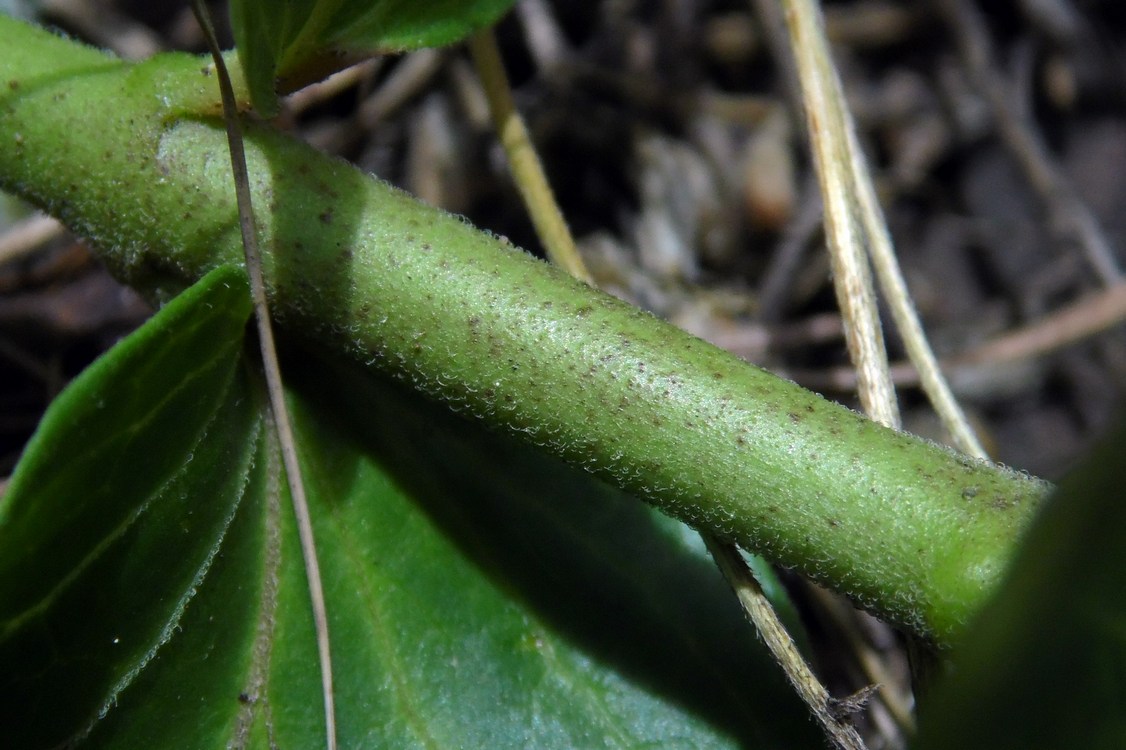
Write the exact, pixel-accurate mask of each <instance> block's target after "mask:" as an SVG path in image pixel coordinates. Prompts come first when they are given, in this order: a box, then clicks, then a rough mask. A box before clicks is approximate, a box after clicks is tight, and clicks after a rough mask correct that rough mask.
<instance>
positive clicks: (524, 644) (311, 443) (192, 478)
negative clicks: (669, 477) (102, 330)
mask: <svg viewBox="0 0 1126 750" xmlns="http://www.w3.org/2000/svg"><path fill="white" fill-rule="evenodd" d="M247 315H248V303H247V299H246V290H245V285H244V283H243V281H242V277H241V273H240V272H239V271H238V270H237V269H232V268H224V269H221V270H219V271H216V272H214V273H212V274H210V275H209V276H207V277H205V279H204V280H202V281H201V282H200V283H199V284H197V285H196V286H194V287H192V289H191V290H189V292H187V293H186V294H185V295H184V296H182V297H180V298H177V299H176V300H175V301H174V302H172V303H171V304H170V305H169V306H168V307H166V308H165V309H164V310H162V311H161V313H159V314H158V315H157V316H156V317H155V318H154V319H153V320H152V321H151V322H150V323H148V324H146V326H144V327H143V328H142V329H141V330H140V331H138V332H137V333H136V334H134V336H133V337H131V338H129V339H128V340H127V341H126V342H124V343H123V344H122V345H121V346H120V347H119V348H118V349H116V350H115V351H114V352H113V353H111V354H110V355H109V356H107V357H106V358H105V359H104V360H102V361H101V362H100V363H98V364H97V365H96V366H95V367H93V368H91V370H90V371H88V373H86V374H84V375H83V376H82V377H80V378H79V379H78V380H77V381H76V382H75V383H74V385H73V386H72V387H71V388H70V389H68V391H67V392H66V393H65V394H64V395H63V396H62V397H61V398H60V400H59V401H58V402H57V404H56V406H55V407H53V408H52V410H51V413H50V414H49V416H48V417H47V418H46V420H45V422H44V425H43V427H42V429H41V430H40V432H39V433H38V435H37V436H36V438H35V440H34V442H33V444H32V445H31V446H30V447H29V449H28V452H27V455H26V457H25V459H24V461H23V462H22V463H21V465H20V467H19V469H18V471H17V475H16V477H15V479H14V480H13V484H12V487H11V490H10V491H9V493H8V495H7V496H6V497H5V498H4V500H3V504H2V505H0V586H2V587H0V627H2V631H0V633H2V637H0V726H3V727H4V732H5V736H4V739H5V742H6V743H10V744H12V746H17V747H21V748H39V747H50V746H54V745H56V744H58V743H60V742H65V741H68V740H70V739H73V738H76V737H82V736H84V737H85V739H86V743H85V745H86V746H92V747H119V748H136V747H194V748H208V747H215V748H219V747H227V746H231V745H235V746H249V747H270V746H279V747H315V746H317V745H318V744H319V743H320V742H322V741H323V716H322V710H321V700H320V694H319V689H320V687H319V686H320V680H319V672H318V666H317V658H316V649H315V642H314V638H313V625H312V618H311V615H310V614H309V605H308V594H307V588H306V584H305V580H304V569H303V566H302V563H301V556H300V549H299V546H298V542H297V534H296V530H295V529H294V526H293V521H292V518H291V516H292V514H291V511H290V508H289V503H288V501H287V498H286V497H285V493H284V490H283V488H282V486H281V484H280V483H279V479H278V471H279V468H278V467H279V462H278V461H277V459H276V457H275V451H274V450H273V447H272V441H271V439H270V438H269V437H268V435H267V433H266V430H265V429H264V424H265V420H264V419H263V416H262V411H261V409H262V408H263V407H262V404H263V399H262V397H261V394H260V387H259V385H258V378H257V375H256V374H255V373H254V371H253V370H252V369H251V368H248V367H247V366H246V364H245V362H244V357H243V355H242V345H243V337H244V331H245V321H246V318H247ZM299 354H301V355H302V356H294V357H291V358H290V362H289V365H288V370H287V371H288V372H289V373H290V374H291V375H292V376H293V377H292V378H291V379H292V380H294V382H295V389H294V392H293V394H292V396H291V402H292V404H293V406H294V408H295V416H296V420H295V421H296V425H297V428H298V441H299V446H300V452H301V459H302V463H303V466H304V468H305V471H306V481H307V485H308V490H309V495H310V503H311V508H312V512H313V515H314V524H315V531H316V535H317V540H318V546H319V550H320V559H321V566H322V571H323V575H324V582H325V586H326V593H327V597H328V610H329V617H330V628H331V635H332V641H333V653H334V657H335V658H334V661H335V665H336V690H337V708H338V723H339V729H340V739H341V743H342V746H347V747H365V748H381V747H386V748H403V747H412V746H428V747H434V746H439V747H445V746H458V747H548V748H551V747H591V746H615V747H625V746H629V747H636V746H640V745H654V746H656V745H659V746H661V747H735V746H753V747H795V746H814V745H816V744H817V742H818V739H817V737H816V735H815V734H813V730H812V726H811V724H810V722H809V721H808V719H807V718H806V714H805V711H804V709H803V708H802V706H800V704H798V702H797V700H796V698H794V697H793V695H792V694H791V693H790V691H789V689H788V688H787V687H786V686H785V684H784V682H783V681H782V679H781V677H780V675H779V674H778V672H777V669H776V668H775V667H774V665H773V664H772V663H771V662H770V660H769V659H768V657H767V656H766V655H765V653H764V652H763V651H762V649H761V647H760V646H759V644H758V643H757V641H756V639H755V638H754V636H753V634H752V633H751V632H750V631H749V630H748V629H747V626H746V625H745V623H744V622H743V620H742V617H741V615H740V614H739V612H738V610H737V607H736V605H735V602H734V600H733V598H732V597H731V596H730V594H729V592H728V591H727V590H726V587H725V585H724V584H723V583H722V581H721V580H720V579H719V576H718V574H717V572H716V571H715V569H714V566H713V565H712V564H711V562H710V561H709V560H707V558H706V557H705V556H704V555H703V554H702V552H701V550H700V548H699V544H698V542H697V541H696V538H695V535H694V533H692V532H689V531H688V530H687V529H686V528H685V527H683V526H681V525H680V524H678V523H675V522H673V521H670V520H668V519H666V518H664V517H662V516H660V515H658V514H657V513H656V512H655V511H652V510H651V509H649V508H648V507H646V506H645V505H643V504H642V503H639V502H637V501H636V500H635V499H633V498H631V497H628V496H625V495H623V494H621V493H619V492H617V491H614V490H611V489H609V488H607V487H605V486H604V485H602V484H600V483H598V482H597V481H595V480H592V479H591V478H589V477H588V476H587V475H585V474H582V473H580V472H578V471H576V470H574V469H571V468H568V467H566V466H564V465H563V464H562V463H560V462H558V461H555V460H553V459H547V458H544V457H542V456H541V455H540V454H539V453H537V452H535V451H534V450H533V449H531V448H529V447H526V446H523V445H521V444H519V443H517V442H515V441H514V440H511V439H509V438H504V437H501V436H497V435H493V434H490V433H487V432H484V431H483V430H481V428H480V427H479V426H476V425H473V424H470V423H468V422H464V421H462V420H461V419H459V418H458V417H456V416H454V415H452V414H450V413H449V412H448V411H447V410H446V409H444V408H443V407H440V406H436V405H433V404H430V403H429V402H426V401H423V400H421V399H420V398H419V397H418V396H416V395H411V394H408V393H406V392H404V391H402V390H401V389H400V388H399V387H398V386H393V385H389V384H386V383H382V382H378V381H373V380H372V379H371V378H370V376H368V375H366V374H362V373H360V372H358V371H354V370H352V369H348V368H346V367H343V366H340V367H337V366H331V365H328V364H321V363H319V362H318V361H317V360H318V359H319V357H316V356H311V355H309V354H308V353H306V352H301V353H299Z"/></svg>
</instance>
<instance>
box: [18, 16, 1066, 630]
mask: <svg viewBox="0 0 1126 750" xmlns="http://www.w3.org/2000/svg"><path fill="white" fill-rule="evenodd" d="M0 40H2V41H3V45H4V47H5V49H6V50H7V53H6V54H5V55H4V56H3V59H0V70H2V71H3V77H2V78H0V81H3V82H4V86H3V88H0V180H2V181H3V184H4V185H5V186H7V187H8V188H10V189H12V190H15V191H16V192H18V193H20V194H21V195H23V196H25V197H27V198H30V199H32V200H34V201H36V202H37V203H39V204H41V205H43V206H44V207H46V208H47V209H48V210H49V211H51V212H52V213H54V214H55V215H57V216H59V217H60V218H62V219H63V220H64V221H66V222H67V223H69V224H70V225H71V226H72V227H74V228H75V229H76V230H77V231H80V232H82V233H83V234H85V235H87V236H88V237H90V238H91V239H92V240H93V241H94V242H95V243H96V244H97V245H98V246H99V247H100V248H101V250H102V253H103V257H104V258H105V260H106V262H107V263H108V264H109V265H110V266H111V267H112V268H113V269H114V270H115V272H116V273H117V274H118V275H119V276H120V277H121V278H123V279H125V280H126V281H128V282H129V283H131V284H134V285H136V286H138V287H139V288H141V289H143V290H146V291H147V292H149V293H150V294H154V295H156V296H158V297H160V296H166V295H169V294H173V293H175V292H176V291H177V290H179V289H181V288H183V287H184V286H185V285H187V284H190V283H191V282H192V281H193V280H194V279H196V278H198V276H199V275H200V274H202V273H204V272H205V271H206V270H208V269H210V268H212V267H214V266H216V265H219V264H222V263H231V262H238V261H239V260H240V258H241V250H240V244H239V239H238V223H237V215H236V211H235V200H234V195H233V191H232V188H231V177H230V171H229V170H230V163H229V160H228V158H227V151H226V148H227V147H226V141H225V139H224V135H223V128H222V123H221V122H219V121H218V120H211V119H208V117H207V113H210V112H212V111H214V105H215V102H217V97H218V95H217V93H216V88H215V82H214V79H213V78H212V77H210V76H209V75H208V73H207V71H206V63H205V62H203V61H201V60H199V59H196V58H191V57H187V56H182V55H168V56H163V57H161V58H159V59H154V60H152V61H149V62H147V63H143V64H139V65H126V64H123V63H116V62H113V61H112V60H110V59H109V58H106V57H105V56H103V55H101V54H100V53H97V52H93V51H90V50H86V49H83V48H81V47H78V46H77V45H75V44H74V43H72V42H69V41H66V40H63V39H59V38H56V37H52V36H50V35H48V34H46V33H44V32H42V31H39V30H36V29H33V28H31V27H27V26H24V25H21V24H18V23H17V22H15V21H12V20H9V19H6V18H2V17H0ZM247 152H248V153H247V156H248V160H249V167H250V173H251V176H252V177H251V179H252V182H253V186H252V187H253V190H254V200H255V204H256V205H257V206H259V207H260V208H259V211H260V223H261V233H262V246H263V248H264V249H266V251H267V253H268V257H266V258H265V264H266V274H267V280H268V283H269V285H270V287H271V293H272V300H271V301H272V304H273V307H274V310H275V311H276V314H277V316H278V318H279V322H280V324H281V325H282V326H283V328H284V329H285V330H287V331H289V332H290V333H291V334H296V335H300V336H304V337H307V338H312V339H316V340H318V341H321V342H323V343H325V344H327V345H329V346H332V347H335V348H336V349H338V350H340V351H342V352H344V353H346V354H347V355H349V356H351V357H353V358H354V359H356V360H357V361H358V362H360V363H362V364H363V365H364V366H367V367H370V368H372V369H375V370H380V371H382V372H384V373H389V374H391V375H392V376H394V377H396V378H398V379H400V380H402V381H404V382H407V383H409V384H410V385H412V386H413V387H415V388H417V389H418V390H419V391H422V392H424V393H426V394H428V395H429V396H431V397H433V398H435V399H438V400H440V401H443V402H445V403H447V404H448V405H449V406H450V407H451V408H453V409H455V410H457V411H460V412H462V413H464V414H466V415H469V416H471V417H474V418H477V419H480V420H481V421H483V422H485V423H486V424H488V425H490V426H492V427H494V428H497V429H502V430H506V431H509V432H514V433H520V434H523V435H524V436H525V438H526V439H527V440H529V441H531V442H533V443H535V444H537V445H540V446H542V447H543V448H544V449H545V450H548V451H550V452H552V453H554V454H556V455H559V456H561V457H563V458H565V459H566V460H568V461H570V462H572V463H574V464H577V465H581V466H583V467H585V468H587V469H589V470H590V471H592V472H594V473H595V474H597V475H599V476H601V477H603V478H605V479H606V480H608V481H610V482H612V483H614V484H617V485H619V486H621V487H624V488H626V489H628V490H630V491H632V492H633V493H635V494H637V495H638V496H640V497H642V498H644V499H646V500H648V501H649V502H652V503H653V504H655V505H657V506H659V507H660V508H662V509H663V510H665V511H666V512H668V513H670V514H671V515H674V516H676V517H678V518H681V519H683V520H685V521H687V522H688V523H690V524H692V525H694V526H697V527H699V528H701V529H703V530H706V531H709V532H712V533H714V534H717V535H719V536H721V537H723V538H726V539H730V540H733V541H736V542H738V543H739V544H742V545H744V546H746V547H747V548H749V549H753V550H756V551H760V552H762V553H763V554H764V555H766V556H768V557H770V558H772V559H774V560H776V561H778V562H779V563H781V564H782V565H785V566H790V567H793V568H796V569H798V570H800V571H802V572H803V573H805V574H807V575H809V576H811V577H812V578H814V579H815V580H818V581H820V582H822V583H824V584H826V585H828V586H830V587H832V588H834V589H836V590H838V591H842V592H844V593H846V594H848V595H849V596H851V597H852V598H853V599H855V600H856V601H857V602H858V603H860V604H861V605H862V606H865V607H866V608H868V609H870V610H872V611H873V612H875V613H877V614H878V615H880V616H882V617H885V618H887V619H888V620H890V621H892V622H895V623H898V624H900V625H904V626H906V627H908V628H910V629H912V630H913V631H915V632H917V633H919V634H921V635H923V636H925V637H928V638H930V639H932V640H933V641H934V642H935V643H937V644H939V645H945V644H948V643H950V641H951V639H952V638H953V637H954V636H955V635H956V634H957V633H958V631H959V629H960V627H961V626H962V625H963V624H964V623H965V622H966V620H967V618H968V617H969V616H970V615H971V614H972V613H973V612H974V611H975V610H976V609H977V607H978V606H979V605H980V604H981V603H982V601H983V598H984V597H985V595H986V594H987V593H988V592H989V590H990V589H991V587H992V586H993V585H994V583H995V582H996V581H997V579H998V577H999V574H1000V573H1001V571H1002V570H1003V568H1004V567H1005V565H1006V563H1007V561H1008V559H1009V556H1010V553H1011V551H1012V549H1013V546H1014V543H1015V541H1016V539H1017V537H1018V536H1019V534H1020V533H1021V531H1022V530H1023V529H1024V527H1025V526H1026V524H1027V522H1028V521H1029V519H1030V517H1031V515H1032V513H1033V511H1034V510H1035V508H1036V507H1037V506H1038V504H1039V503H1038V501H1039V500H1040V498H1041V497H1042V496H1043V495H1044V493H1045V492H1046V490H1047V485H1046V484H1044V483H1043V482H1040V481H1038V480H1035V479H1031V478H1029V477H1027V476H1024V475H1021V474H1019V473H1016V472H1012V471H1008V470H1005V469H1001V468H997V467H994V466H990V465H987V464H983V463H979V462H976V461H973V460H970V459H967V458H964V457H960V456H958V455H955V454H954V453H952V452H950V451H947V450H945V449H943V448H940V447H938V446H935V445H932V444H929V443H926V442H923V441H921V440H918V439H915V438H912V437H910V436H907V435H903V434H899V433H896V432H893V431H891V430H887V429H884V428H882V427H879V426H877V425H875V424H874V423H872V422H870V421H868V420H866V419H864V418H863V417H861V416H859V415H857V414H854V413H852V412H850V411H848V410H846V409H844V408H841V407H839V406H836V405H834V404H831V403H829V402H827V401H825V400H824V399H822V398H820V397H818V396H816V395H814V394H812V393H809V392H807V391H804V390H802V389H801V388H799V387H797V386H796V385H794V384H792V383H789V382H786V381H784V380H781V379H779V378H777V377H775V376H773V375H771V374H769V373H767V372H765V371H763V370H760V369H757V368H755V367H751V366H748V365H747V364H746V363H744V362H742V361H740V360H738V359H736V358H735V357H733V356H731V355H729V354H727V353H725V352H723V351H720V350H719V349H716V348H714V347H712V346H710V345H708V344H706V343H704V342H702V341H700V340H699V339H696V338H693V337H692V336H689V335H688V334H685V333H683V332H681V331H679V330H677V329H675V328H673V327H671V326H669V325H666V324H665V323H662V322H661V321H658V320H656V319H655V318H653V317H652V316H650V315H648V314H646V313H643V312H641V311H638V310H636V309H633V308H631V307H629V306H627V305H625V304H623V303H621V302H619V301H617V300H615V299H613V298H611V297H608V296H606V295H603V294H600V293H598V292H596V291H593V290H591V289H590V288H588V287H587V286H585V285H584V284H581V283H579V282H576V281H573V280H571V279H570V278H568V277H567V276H566V275H565V274H564V273H562V272H560V271H558V270H556V269H553V268H551V267H550V266H548V265H547V264H545V263H542V262H540V261H537V260H535V259H533V258H531V257H529V256H527V255H526V254H524V253H522V252H520V251H518V250H516V249H514V248H512V247H509V246H507V244H506V243H504V242H503V241H502V240H499V239H497V238H495V237H491V236H489V235H488V234H486V233H483V232H481V231H479V230H476V229H474V228H473V227H472V226H470V225H468V224H467V223H465V222H464V221H462V220H459V219H458V218H456V217H453V216H450V215H447V214H443V213H440V212H438V211H435V210H434V209H432V208H428V207H426V206H424V205H422V204H420V203H418V202H416V201H414V200H413V199H412V198H410V197H409V196H407V195H406V194H404V193H402V192H400V191H398V190H395V189H393V188H391V187H389V186H387V185H386V184H383V183H381V182H379V181H377V180H374V179H372V178H370V177H369V176H367V175H364V174H362V173H360V172H359V171H357V170H355V169H354V168H352V167H350V166H348V165H347V164H344V163H343V162H340V161H336V160H333V159H330V158H327V157H325V156H323V155H320V154H318V153H316V152H314V151H313V150H311V149H309V148H307V147H305V146H303V145H301V144H300V143H297V142H296V141H294V140H293V139H291V138H288V137H287V136H285V135H283V134H280V133H278V132H276V131H275V130H273V129H271V128H269V127H267V126H261V125H258V126H256V125H250V126H248V128H247Z"/></svg>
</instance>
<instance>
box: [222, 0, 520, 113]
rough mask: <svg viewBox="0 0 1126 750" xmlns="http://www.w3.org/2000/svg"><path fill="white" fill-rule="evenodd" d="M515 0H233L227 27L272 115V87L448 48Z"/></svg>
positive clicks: (261, 103) (258, 98)
mask: <svg viewBox="0 0 1126 750" xmlns="http://www.w3.org/2000/svg"><path fill="white" fill-rule="evenodd" d="M514 2H515V0H427V1H426V2H418V1H417V0H287V1H286V2H280V3H273V2H263V0H233V2H232V3H231V10H230V13H231V26H232V28H233V30H234V35H235V41H236V44H237V46H238V52H239V59H240V61H241V62H242V66H243V69H244V70H245V71H246V76H247V81H248V84H249V86H250V92H251V98H252V99H253V101H254V105H255V106H256V107H257V108H258V109H259V110H260V111H261V112H263V113H264V114H266V115H272V114H274V113H275V112H276V111H277V90H278V89H277V84H278V82H279V80H280V81H282V82H283V83H282V87H283V89H284V88H288V87H289V86H288V85H287V83H286V82H294V81H296V82H299V83H308V82H310V81H311V80H315V79H316V78H317V77H319V76H321V75H324V74H327V72H330V71H331V69H332V68H333V67H335V66H338V65H339V64H340V62H341V60H354V59H357V58H362V57H368V56H371V55H376V54H383V53H387V52H403V51H406V50H413V49H419V48H421V47H439V46H443V45H446V44H452V43H454V42H457V41H459V40H461V39H464V38H465V37H467V36H469V35H470V34H471V33H473V32H474V31H476V30H478V29H482V28H485V27H487V26H490V25H492V24H493V23H496V21H497V19H499V18H500V17H501V16H502V15H503V14H504V13H505V12H506V11H507V10H508V9H509V8H511V7H512V5H513V3H514Z"/></svg>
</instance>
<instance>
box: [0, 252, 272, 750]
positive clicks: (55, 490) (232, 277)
mask: <svg viewBox="0 0 1126 750" xmlns="http://www.w3.org/2000/svg"><path fill="white" fill-rule="evenodd" d="M249 313H250V301H249V295H248V294H247V291H246V285H245V283H244V282H242V280H241V274H240V273H239V272H238V271H237V270H233V269H231V268H224V269H220V270H217V271H215V272H213V273H212V274H210V275H209V276H208V277H207V278H206V279H204V280H203V281H201V282H200V283H199V284H197V285H196V286H195V287H193V288H192V289H191V290H190V291H189V292H187V293H185V294H184V295H183V296H181V297H179V298H177V299H176V300H174V301H173V302H172V303H170V304H169V305H168V306H167V307H165V308H164V309H163V310H161V311H160V312H159V313H158V314H157V315H156V316H155V317H154V318H153V319H152V320H150V321H149V322H148V323H147V324H146V325H145V326H143V327H142V328H141V329H140V330H139V331H137V332H136V333H134V334H133V335H132V336H130V337H129V338H128V339H126V340H125V341H123V342H122V343H121V344H119V345H118V346H117V347H115V348H114V349H113V350H112V352H110V353H109V354H107V355H106V356H105V357H103V358H102V359H101V360H99V361H98V362H96V363H95V364H94V365H93V366H91V367H90V368H89V369H88V370H87V371H86V372H85V373H83V375H82V376H81V377H79V378H78V379H77V380H76V381H75V382H74V383H73V384H72V385H71V386H70V387H69V388H68V389H67V390H66V391H64V392H63V394H62V395H60V396H59V398H58V399H57V400H56V401H55V402H54V404H53V405H52V406H51V408H50V410H49V411H48V413H47V415H46V416H45V417H44V419H43V423H42V425H41V426H40V429H39V431H38V432H37V433H36V435H35V437H34V438H33V440H32V441H31V443H30V444H29V445H28V447H27V450H26V452H25V455H24V458H23V460H22V462H21V463H20V465H19V467H18V468H17V470H16V473H15V475H14V476H13V478H12V483H11V486H10V487H9V489H8V492H7V494H6V495H5V496H4V498H3V501H2V503H0V706H2V708H0V711H2V712H3V715H4V718H3V719H2V720H0V726H3V727H4V734H5V741H4V742H3V743H0V744H4V745H6V746H9V747H26V748H30V747H43V746H50V745H53V744H55V743H58V742H60V741H62V740H64V739H66V738H67V737H68V736H71V735H74V734H75V733H80V732H82V731H84V730H85V729H87V728H88V727H89V726H90V725H92V724H93V722H94V721H95V720H96V719H97V717H98V715H99V714H100V713H102V712H104V711H107V710H109V709H110V708H111V707H112V706H113V705H114V704H115V703H116V702H117V700H118V698H119V694H120V692H121V690H122V689H123V688H125V687H126V686H127V685H128V684H129V683H130V682H131V681H132V680H133V679H134V677H135V676H136V673H137V672H138V671H139V670H141V669H143V668H144V667H145V665H146V664H148V663H149V662H150V661H151V660H152V659H153V657H154V656H155V655H156V654H157V653H158V651H159V649H160V646H161V644H162V643H164V642H165V641H167V640H168V639H170V638H172V637H173V636H174V635H175V634H176V633H177V632H178V628H179V627H180V622H181V619H182V617H183V615H184V614H185V610H186V609H191V604H192V601H191V600H192V594H193V593H194V592H195V590H196V588H197V587H198V586H200V584H201V583H202V582H203V579H204V578H205V577H206V576H207V573H208V569H209V567H211V564H212V562H213V560H214V554H215V550H216V544H217V540H218V539H221V538H222V537H223V535H224V534H225V533H226V532H227V531H228V529H229V527H230V526H231V524H232V522H233V521H234V520H235V519H234V513H235V509H236V508H237V507H238V499H239V496H240V495H241V493H242V492H243V490H244V485H245V482H246V475H247V471H248V467H249V464H250V463H251V461H252V460H253V458H254V457H253V451H252V449H251V448H252V446H253V444H254V441H253V437H254V433H255V431H256V429H257V427H256V426H255V421H256V420H255V414H256V413H257V407H256V406H255V405H254V403H253V402H252V401H251V399H250V397H249V393H248V391H247V388H246V384H245V378H244V377H243V376H242V374H241V373H240V371H239V367H238V363H239V361H240V356H239V354H240V350H241V347H242V343H243V327H244V325H245V322H246V320H247V317H248V315H249Z"/></svg>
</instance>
